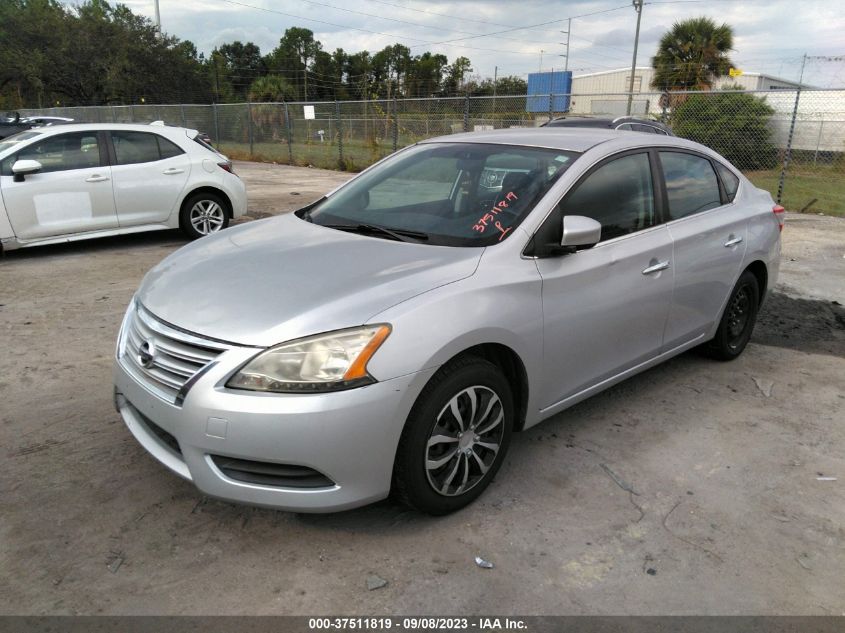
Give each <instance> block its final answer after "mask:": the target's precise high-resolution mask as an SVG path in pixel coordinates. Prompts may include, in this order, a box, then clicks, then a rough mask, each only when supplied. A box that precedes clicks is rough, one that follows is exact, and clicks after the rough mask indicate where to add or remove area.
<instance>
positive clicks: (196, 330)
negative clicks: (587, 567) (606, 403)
mask: <svg viewBox="0 0 845 633" xmlns="http://www.w3.org/2000/svg"><path fill="white" fill-rule="evenodd" d="M783 215H784V214H783V209H782V208H781V207H779V206H776V205H775V204H774V203H773V201H772V198H771V196H770V195H769V194H768V193H767V192H765V191H762V190H760V189H757V188H755V187H754V186H753V185H752V184H751V183H750V182H749V181H748V180H747V179H746V178H745V177H743V176H742V175H741V174H740V173H739V172H738V171H737V170H736V169H735V168H734V167H733V166H731V165H730V164H729V163H728V162H727V161H725V160H724V159H723V158H722V157H721V156H719V155H718V154H716V153H714V152H713V151H711V150H709V149H707V148H706V147H703V146H701V145H698V144H695V143H692V142H689V141H685V140H682V139H678V138H672V137H663V136H661V137H658V136H656V135H649V134H640V133H636V132H633V133H632V132H616V131H611V130H598V129H579V130H574V129H565V128H562V129H543V130H505V131H496V132H479V133H473V134H462V135H454V136H449V137H444V138H437V139H432V140H429V141H426V142H423V143H420V144H417V145H415V146H413V147H410V148H408V149H406V150H403V151H401V152H399V153H397V154H395V155H393V156H391V157H390V158H388V159H386V160H385V161H382V162H381V163H379V164H377V165H375V166H373V167H371V168H370V169H368V170H367V171H365V172H363V173H362V174H360V175H359V176H357V177H356V178H354V179H353V180H352V181H350V182H349V183H348V184H346V185H344V186H343V187H341V188H340V189H339V190H337V191H335V192H333V193H331V194H329V195H327V196H326V197H324V198H322V199H320V200H318V201H316V202H315V203H313V204H311V205H309V206H308V207H306V208H304V209H301V210H300V211H298V212H296V213H295V214H290V215H285V216H280V217H275V218H271V219H267V220H262V221H259V222H251V223H249V224H246V225H242V226H239V227H237V228H234V229H230V230H227V231H224V232H222V233H221V234H219V235H215V236H212V237H209V238H207V239H203V240H200V241H198V242H196V243H193V244H190V245H188V246H186V247H184V248H182V249H180V250H179V251H177V252H175V253H174V254H172V255H171V256H170V257H168V258H167V259H165V260H164V261H163V262H162V263H161V264H159V265H158V266H157V267H156V268H154V269H153V270H152V271H151V272H150V273H149V274H148V275H147V277H146V278H145V279H144V281H143V283H142V285H141V287H140V289H139V290H138V292H137V294H136V295H135V297H134V299H133V301H132V303H131V305H130V306H129V309H128V311H127V313H126V317H125V320H124V322H123V326H122V328H121V330H120V334H119V339H118V343H117V352H116V360H115V371H114V384H115V386H114V392H115V404H116V407H117V408H118V410H119V411H120V413H121V415H122V417H123V419H124V421H125V422H126V424H127V426H128V427H129V430H130V431H131V432H132V433H133V434H134V436H135V437H136V438H137V440H138V441H139V442H140V443H141V444H142V445H143V446H144V447H145V448H146V449H147V450H148V451H149V452H150V453H151V454H152V455H153V456H154V457H156V458H157V459H158V460H159V461H160V462H161V463H163V464H164V465H165V466H167V467H168V468H170V469H171V470H172V471H174V472H175V473H177V474H178V475H181V476H182V477H184V478H186V479H188V480H190V481H192V482H193V483H194V484H195V485H196V486H197V487H198V488H199V489H200V490H201V491H202V492H203V493H205V494H207V495H211V496H214V497H219V498H223V499H230V500H233V501H238V502H245V503H250V504H257V505H264V506H271V507H276V508H283V509H288V510H295V511H305V512H324V511H333V510H341V509H346V508H351V507H355V506H359V505H363V504H366V503H370V502H373V501H376V500H379V499H383V498H385V497H386V496H388V494H389V493H391V491H393V492H394V493H395V494H396V495H397V497H398V498H400V499H402V500H404V501H405V502H407V503H409V504H411V505H412V506H414V507H416V508H418V509H420V510H422V511H424V512H429V513H432V514H443V513H447V512H451V511H454V510H456V509H458V508H461V507H463V506H465V505H466V504H468V503H470V502H471V501H472V500H474V499H475V498H476V497H478V496H479V495H480V494H481V493H482V491H483V490H484V489H485V488H486V487H487V485H488V484H489V483H490V481H491V479H492V478H493V476H494V475H495V474H496V472H497V471H498V469H499V467H500V466H501V465H502V461H503V459H504V456H505V454H506V452H507V449H508V444H509V442H510V439H511V435H512V433H513V432H517V431H521V430H523V429H526V428H528V427H531V426H533V425H535V424H537V423H539V422H540V421H542V420H543V419H545V418H548V417H549V416H552V415H554V414H556V413H558V412H559V411H562V410H563V409H566V408H567V407H570V406H572V405H573V404H575V403H577V402H579V401H581V400H583V399H585V398H587V397H589V396H591V395H593V394H595V393H597V392H599V391H601V390H603V389H606V388H608V387H610V386H611V385H613V384H615V383H618V382H619V381H621V380H624V379H625V378H627V377H629V376H632V375H634V374H636V373H638V372H641V371H643V370H645V369H647V368H649V367H652V366H654V365H656V364H658V363H660V362H662V361H664V360H666V359H668V358H670V357H672V356H675V355H677V354H680V353H682V352H684V351H685V350H688V349H690V348H693V347H701V348H702V349H704V350H705V351H706V352H707V353H709V354H710V355H711V356H713V357H715V358H717V359H721V360H731V359H734V358H736V357H737V356H738V355H739V354H740V353H742V351H743V349H744V348H745V346H746V344H747V343H748V340H749V338H750V336H751V331H752V328H753V326H754V321H755V317H756V315H757V311H758V309H759V306H760V304H761V302H762V301H763V298H764V296H765V294H766V291H767V290H768V289H769V288H771V287H772V286H773V284H774V283H775V280H776V278H777V274H778V260H779V254H780V231H781V229H782V226H783ZM209 271H214V274H209Z"/></svg>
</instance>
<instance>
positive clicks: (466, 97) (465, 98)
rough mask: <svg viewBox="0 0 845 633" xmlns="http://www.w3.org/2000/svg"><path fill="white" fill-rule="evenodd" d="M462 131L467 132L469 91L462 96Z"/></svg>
mask: <svg viewBox="0 0 845 633" xmlns="http://www.w3.org/2000/svg"><path fill="white" fill-rule="evenodd" d="M464 132H469V93H466V95H465V97H464Z"/></svg>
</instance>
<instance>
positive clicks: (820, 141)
mask: <svg viewBox="0 0 845 633" xmlns="http://www.w3.org/2000/svg"><path fill="white" fill-rule="evenodd" d="M823 130H824V121H819V137H818V138H817V139H816V153H815V154H813V166H815V165H816V161H817V160H818V159H819V147H821V144H822V131H823Z"/></svg>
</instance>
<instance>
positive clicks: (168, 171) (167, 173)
mask: <svg viewBox="0 0 845 633" xmlns="http://www.w3.org/2000/svg"><path fill="white" fill-rule="evenodd" d="M184 171H185V170H184V169H179V168H178V167H170V168H169V169H165V170H164V171H163V172H161V173H163V174H164V175H165V176H173V175H175V174H181V173H183V172H184Z"/></svg>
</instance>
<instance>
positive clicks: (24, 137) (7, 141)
mask: <svg viewBox="0 0 845 633" xmlns="http://www.w3.org/2000/svg"><path fill="white" fill-rule="evenodd" d="M36 136H41V132H31V131H29V130H27V131H25V132H18V133H17V134H12V135H11V136H7V137H6V138H4V139H3V140H2V141H0V154H2V153H3V152H5V151H6V150H7V149H9V148H10V147H14V146H15V145H17V144H18V143H20V142H21V141H28V140H29V139H31V138H35V137H36Z"/></svg>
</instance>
